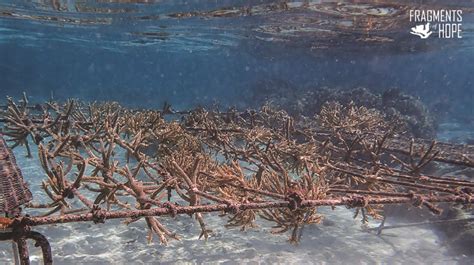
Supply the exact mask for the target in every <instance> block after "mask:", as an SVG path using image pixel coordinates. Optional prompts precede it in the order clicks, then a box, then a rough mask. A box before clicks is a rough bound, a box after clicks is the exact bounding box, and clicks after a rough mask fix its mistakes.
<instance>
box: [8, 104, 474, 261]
mask: <svg viewBox="0 0 474 265" xmlns="http://www.w3.org/2000/svg"><path fill="white" fill-rule="evenodd" d="M0 113H1V115H0V119H1V120H0V122H2V124H3V129H2V134H3V137H4V139H5V140H6V141H7V142H9V143H10V147H11V148H18V147H20V146H24V147H25V148H26V149H27V150H28V155H31V156H32V155H38V156H39V158H40V161H41V166H42V169H43V171H44V178H43V179H37V180H35V181H37V182H38V183H41V187H42V190H43V191H44V194H45V198H46V199H45V200H41V201H36V200H37V199H36V200H35V198H33V200H32V198H31V194H30V193H29V191H28V189H27V187H26V185H25V184H24V182H23V179H22V176H21V173H20V170H19V169H18V167H17V166H16V163H15V160H14V157H13V155H12V153H11V152H10V150H9V148H8V147H7V146H5V144H4V142H3V140H2V142H1V143H2V145H1V146H0V147H1V166H2V168H1V177H2V180H1V181H0V184H1V187H0V188H1V191H2V193H3V194H2V196H1V197H0V203H1V205H2V207H3V209H2V211H3V212H5V213H6V217H3V218H2V219H1V225H2V228H3V229H4V231H3V233H2V234H1V239H2V240H13V241H15V242H16V243H17V246H18V253H19V258H20V261H21V263H22V264H28V263H29V256H28V249H27V245H26V243H25V242H26V240H27V239H32V240H34V241H36V246H40V247H41V248H42V251H43V259H44V262H45V264H51V263H52V255H51V248H50V246H49V243H48V240H47V239H46V237H45V236H48V235H41V234H39V233H37V232H34V231H32V230H31V229H33V228H34V227H35V226H40V225H51V224H58V223H74V222H94V223H103V222H107V220H108V219H117V218H121V219H125V221H126V223H131V222H135V221H137V220H140V219H144V220H145V221H146V222H145V223H146V226H147V227H148V229H149V235H148V240H152V239H153V238H154V237H156V238H157V239H158V240H159V241H160V242H161V243H162V244H167V242H168V241H169V240H173V239H174V240H179V235H177V234H175V233H174V232H173V231H170V230H169V229H168V228H167V227H166V226H165V225H164V222H163V220H164V219H167V218H174V217H175V216H176V215H181V214H187V215H191V216H193V217H194V219H195V222H197V223H198V224H199V226H200V228H201V233H200V238H203V239H207V238H208V237H209V235H210V234H211V233H212V227H209V226H208V224H207V223H206V215H207V214H211V213H212V212H218V213H220V216H221V217H222V218H226V220H227V226H229V227H240V228H241V229H242V230H245V229H251V228H252V227H254V226H255V225H257V224H258V223H259V219H260V218H261V219H265V220H268V221H269V222H271V223H273V224H274V232H275V233H288V234H289V242H290V243H293V244H296V243H298V242H299V240H300V238H301V236H302V231H303V227H304V226H305V225H307V224H317V223H319V222H321V221H322V219H323V218H324V216H323V215H322V214H320V213H319V212H318V207H325V206H328V207H336V206H345V207H347V208H348V209H349V210H351V211H355V213H356V214H355V216H356V217H357V216H360V218H362V221H364V222H367V221H368V219H369V218H376V219H383V206H384V205H390V204H402V205H406V208H408V207H411V206H416V207H422V208H426V209H428V210H429V211H431V212H432V213H433V214H440V213H441V211H442V209H441V208H440V207H439V206H438V204H439V203H447V205H449V207H454V205H460V206H463V207H467V206H469V205H470V204H471V203H472V202H473V201H474V198H473V197H472V189H473V187H474V182H472V181H470V180H466V179H461V178H457V177H456V176H455V175H453V176H449V177H448V176H446V175H443V176H439V175H435V174H432V173H429V172H433V171H428V170H427V169H429V168H433V167H436V166H438V167H441V166H443V167H445V168H453V171H452V172H455V170H454V169H455V168H457V167H469V168H472V167H474V146H469V145H455V144H448V143H440V142H436V141H427V140H422V139H414V138H411V137H408V136H407V135H406V134H405V133H404V131H403V130H402V129H400V128H401V127H400V126H398V125H397V124H398V123H397V122H396V121H394V120H390V119H388V118H387V117H386V116H385V115H384V114H382V113H381V112H380V111H377V110H375V109H369V108H366V107H364V106H356V105H354V104H350V103H349V104H346V105H341V104H339V103H337V102H328V103H326V104H324V106H322V108H321V111H320V112H319V114H317V115H315V116H314V117H311V118H307V119H300V120H296V119H294V118H292V117H291V116H289V115H288V114H287V113H286V112H284V111H281V110H277V109H274V108H272V107H269V106H268V105H264V106H262V107H261V108H260V109H259V110H246V111H237V110H235V109H229V110H227V111H213V110H205V109H194V110H191V111H182V112H178V111H174V110H173V109H172V108H171V107H170V106H169V105H165V107H164V108H163V109H162V110H134V109H128V108H125V107H122V106H120V105H119V104H117V103H111V102H105V103H90V104H87V103H82V102H79V101H75V100H69V101H67V102H65V103H64V104H61V103H58V102H46V103H44V104H36V105H30V104H29V103H28V101H27V99H26V97H24V98H23V100H20V101H19V102H15V101H13V100H12V99H10V98H9V99H8V101H7V104H6V105H5V106H4V107H3V111H2V112H0ZM33 144H34V145H37V146H38V148H37V150H38V154H32V150H36V149H30V147H31V145H33ZM20 205H21V208H23V210H22V211H20V209H19V207H20ZM447 207H448V206H447ZM31 208H35V209H36V211H39V213H38V214H30V215H27V213H29V212H28V209H31ZM36 211H35V213H36ZM190 222H192V220H190ZM49 240H54V238H49Z"/></svg>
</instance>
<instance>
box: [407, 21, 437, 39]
mask: <svg viewBox="0 0 474 265" xmlns="http://www.w3.org/2000/svg"><path fill="white" fill-rule="evenodd" d="M410 33H411V34H413V35H416V36H419V37H420V38H422V39H427V38H428V37H429V36H430V35H431V33H433V32H432V31H431V30H430V23H426V24H421V25H416V26H415V27H413V28H411V31H410Z"/></svg>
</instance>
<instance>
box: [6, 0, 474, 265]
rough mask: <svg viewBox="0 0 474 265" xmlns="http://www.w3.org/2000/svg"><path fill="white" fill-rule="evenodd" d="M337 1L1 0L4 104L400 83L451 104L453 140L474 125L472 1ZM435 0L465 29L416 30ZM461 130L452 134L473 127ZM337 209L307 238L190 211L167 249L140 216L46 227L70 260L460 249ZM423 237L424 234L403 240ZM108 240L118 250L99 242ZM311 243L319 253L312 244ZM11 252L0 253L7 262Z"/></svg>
mask: <svg viewBox="0 0 474 265" xmlns="http://www.w3.org/2000/svg"><path fill="white" fill-rule="evenodd" d="M333 2H334V1H322V0H319V1H278V2H277V1H263V0H261V1H250V0H248V1H244V0H242V1H237V0H222V1H217V0H215V1H203V0H200V1H198V0H187V1H185V0H161V1H158V0H157V1H145V0H142V1H140V0H137V1H127V0H121V1H119V0H109V1H107V0H97V1H93V0H48V1H46V0H44V1H41V0H29V1H27V0H18V1H13V0H0V102H3V99H4V98H5V96H7V95H8V96H13V97H16V98H18V97H20V96H21V94H22V92H23V91H24V92H26V93H27V95H28V97H29V99H30V101H31V102H40V101H43V100H47V99H49V98H51V97H53V98H54V99H56V100H65V99H67V98H71V97H73V98H79V99H83V100H86V101H94V100H99V101H102V100H113V101H118V102H120V103H121V104H123V105H126V106H131V107H161V106H162V105H163V103H164V102H165V101H166V102H169V103H171V104H172V105H173V106H174V107H175V108H177V109H188V108H190V107H193V106H197V105H211V104H215V103H219V104H221V105H224V106H230V105H235V106H237V107H239V108H244V107H248V106H252V104H253V103H252V102H250V101H249V97H251V95H253V94H258V93H259V92H260V91H263V90H262V87H261V85H262V84H275V85H276V86H277V85H278V84H283V85H284V86H286V87H288V89H298V88H305V89H314V90H317V89H318V88H321V87H330V88H338V89H352V88H355V87H367V88H369V89H370V90H372V91H379V92H380V91H384V90H386V89H389V88H398V89H400V90H402V91H404V92H405V93H407V94H409V95H413V96H415V97H418V98H419V99H420V100H421V101H423V102H424V103H425V104H426V105H427V106H432V105H435V104H437V103H443V104H444V105H443V106H445V108H446V110H447V111H448V112H449V113H448V114H449V115H448V116H447V118H445V119H447V120H445V121H444V122H445V123H444V124H447V125H446V126H444V127H443V126H441V127H442V128H448V129H446V131H447V132H445V133H444V132H442V133H441V138H442V139H448V140H449V139H450V137H451V135H453V133H452V128H453V126H451V124H455V126H458V127H459V124H461V125H465V124H471V125H472V124H474V118H473V117H474V104H473V102H474V75H473V72H474V38H473V37H474V15H473V13H474V4H473V3H472V1H467V0H464V1H408V0H406V1H369V0H368V1H364V3H360V2H361V1H340V2H341V3H339V4H336V3H333ZM430 8H437V9H441V8H445V9H463V11H464V12H463V21H462V27H463V38H462V39H436V38H429V39H425V40H424V39H420V38H418V37H416V36H413V35H411V34H409V31H410V27H412V26H413V25H412V23H410V22H409V20H408V18H407V16H406V14H407V10H409V9H430ZM368 18H370V19H368ZM261 93H263V92H261ZM458 127H456V130H457V131H456V133H457V134H456V136H455V137H461V138H462V137H463V136H465V135H468V134H472V132H469V130H470V129H466V128H465V127H462V126H461V127H459V128H458ZM453 137H454V136H453ZM16 152H23V150H20V151H16ZM19 155H20V156H21V155H23V154H21V153H20V154H19ZM19 163H21V164H22V166H23V167H24V168H25V170H26V172H29V173H30V174H31V175H29V177H30V178H33V177H35V176H36V177H40V176H37V174H38V173H37V172H38V166H37V163H34V161H25V160H22V161H20V162H19ZM35 172H36V175H35ZM25 175H28V174H25ZM38 190H39V187H38ZM333 215H334V216H333V217H331V218H333V219H338V220H339V219H340V220H341V223H338V224H337V225H336V226H334V227H333V226H331V227H330V228H327V230H324V229H323V230H324V231H320V230H317V228H315V227H313V228H312V227H310V228H308V229H307V230H308V233H309V234H308V236H306V237H304V238H303V242H302V244H301V245H302V246H303V247H301V248H295V247H293V246H289V245H288V244H287V243H286V242H285V236H282V237H273V236H270V235H268V233H267V232H268V231H261V230H264V229H263V228H262V229H258V230H257V231H256V232H248V233H244V234H242V233H240V232H238V231H232V230H231V232H226V231H227V230H225V229H223V228H222V229H221V228H219V227H220V225H222V224H221V223H222V221H219V220H217V218H216V220H215V221H212V222H215V227H214V229H216V230H217V231H218V233H217V238H214V239H211V240H210V242H208V243H206V244H204V245H203V243H202V242H201V241H198V240H197V239H196V237H197V236H196V231H197V228H196V227H195V226H192V225H191V227H185V224H188V223H189V222H188V221H189V220H184V219H183V220H184V221H183V220H181V219H179V220H178V221H177V224H174V226H173V224H170V225H171V226H172V227H173V228H176V229H177V230H179V231H180V234H182V235H183V234H184V235H185V237H184V239H183V241H181V242H177V243H172V245H171V246H170V247H168V248H165V247H162V246H158V244H157V243H153V244H152V245H147V244H146V240H145V237H146V231H144V229H143V227H144V226H143V224H142V223H138V224H137V225H136V226H132V227H131V228H128V227H125V226H120V228H118V230H115V228H114V226H107V227H106V228H104V227H97V226H92V227H91V225H89V224H87V225H85V224H80V225H77V226H74V225H68V226H59V227H55V228H48V229H50V230H48V231H49V232H48V234H50V235H51V236H52V237H54V239H51V241H52V242H53V253H55V255H56V256H55V260H56V261H57V262H58V263H60V264H61V263H73V262H79V263H85V264H90V263H94V264H104V263H112V264H122V263H126V262H130V261H137V260H141V261H143V262H145V263H147V262H154V261H156V260H157V259H160V260H161V261H164V262H169V263H173V262H176V261H181V262H197V263H200V262H211V263H218V262H235V260H239V259H242V260H244V261H247V262H259V261H263V262H265V263H275V262H277V263H278V262H284V263H287V262H291V261H292V262H294V263H312V262H313V261H314V260H315V259H318V260H319V261H321V263H324V262H329V263H333V262H334V260H335V258H336V257H338V258H339V259H336V260H339V261H340V263H341V264H344V263H346V262H351V261H353V262H356V263H362V262H367V263H370V264H372V263H374V264H375V263H379V262H385V263H401V262H405V261H407V260H412V261H413V263H424V262H429V263H438V264H448V263H456V262H457V261H458V260H459V259H462V258H463V257H455V256H449V255H448V254H447V250H446V248H445V246H444V245H442V244H441V243H440V242H439V240H438V238H437V237H436V235H435V233H434V232H433V231H431V230H427V229H418V228H417V229H416V230H410V229H405V230H403V229H402V230H399V232H398V235H399V237H397V236H396V235H395V237H394V238H390V237H389V238H388V239H383V240H382V239H380V238H378V237H375V236H373V235H368V234H367V233H365V232H361V231H360V230H358V229H357V228H356V227H359V224H358V223H357V222H356V221H353V220H352V219H351V216H350V215H351V213H348V214H347V213H338V212H336V213H333ZM211 220H214V219H211ZM219 222H221V223H219ZM171 223H173V222H171ZM117 226H118V225H117ZM79 228H80V229H79ZM45 229H46V228H45ZM181 230H183V231H181ZM188 230H190V231H193V232H192V233H189V231H188ZM351 233H352V234H351ZM189 234H191V235H189ZM412 234H415V235H416V237H417V238H419V239H420V240H419V241H417V240H415V239H410V240H406V238H407V237H410V235H412ZM131 237H132V238H133V240H135V241H134V242H135V243H134V244H135V245H133V246H132V245H130V244H129V243H128V242H129V241H130V240H131V239H130V238H131ZM403 238H405V239H403ZM402 239H403V240H402ZM370 240H373V241H370ZM369 241H370V242H371V243H367V242H369ZM97 242H103V243H101V244H109V246H112V247H113V252H110V250H109V249H107V248H104V249H101V248H97V249H95V251H93V249H94V248H93V247H91V246H92V244H97ZM314 246H320V250H321V251H320V252H318V253H314V251H313V248H314ZM8 249H9V248H8V245H7V246H6V247H5V248H2V250H1V252H0V259H3V260H4V261H5V263H6V264H8V263H9V262H11V260H10V259H8V258H9V257H10V254H9V252H8ZM221 250H222V251H221ZM175 251H178V252H175ZM175 253H178V256H179V257H176V254H175ZM203 253H210V254H208V255H207V254H203ZM275 253H277V254H275ZM348 253H349V254H348ZM35 255H37V253H36V254H35ZM354 260H355V261H354ZM0 263H1V262H0Z"/></svg>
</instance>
